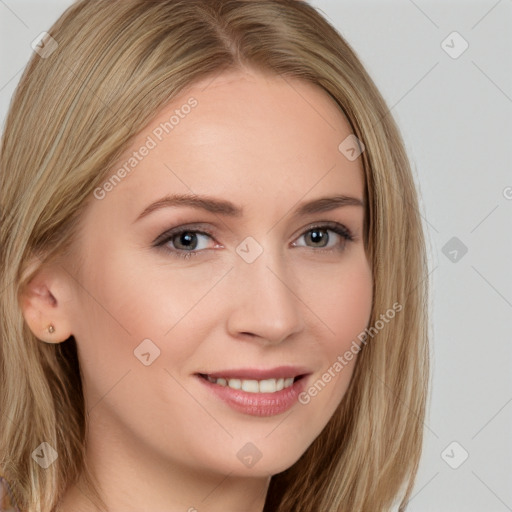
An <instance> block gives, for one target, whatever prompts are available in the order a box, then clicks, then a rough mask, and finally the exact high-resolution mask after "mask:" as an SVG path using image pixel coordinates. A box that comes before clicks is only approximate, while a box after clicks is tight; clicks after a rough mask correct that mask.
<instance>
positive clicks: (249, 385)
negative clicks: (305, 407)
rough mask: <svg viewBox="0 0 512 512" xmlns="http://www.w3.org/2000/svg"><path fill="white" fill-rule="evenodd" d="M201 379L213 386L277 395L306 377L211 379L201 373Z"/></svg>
mask: <svg viewBox="0 0 512 512" xmlns="http://www.w3.org/2000/svg"><path fill="white" fill-rule="evenodd" d="M198 375H199V377H201V378H203V379H205V380H207V381H208V382H210V383H212V384H217V385H219V386H222V387H229V388H231V389H236V390H241V391H245V392H246V393H277V392H278V391H282V390H283V389H286V388H290V387H291V386H293V384H294V382H297V381H298V380H300V379H302V378H303V377H305V375H298V376H296V377H288V378H283V377H281V378H271V379H263V380H255V379H234V378H225V377H218V378H216V377H211V376H210V375H207V374H204V373H199V374H198Z"/></svg>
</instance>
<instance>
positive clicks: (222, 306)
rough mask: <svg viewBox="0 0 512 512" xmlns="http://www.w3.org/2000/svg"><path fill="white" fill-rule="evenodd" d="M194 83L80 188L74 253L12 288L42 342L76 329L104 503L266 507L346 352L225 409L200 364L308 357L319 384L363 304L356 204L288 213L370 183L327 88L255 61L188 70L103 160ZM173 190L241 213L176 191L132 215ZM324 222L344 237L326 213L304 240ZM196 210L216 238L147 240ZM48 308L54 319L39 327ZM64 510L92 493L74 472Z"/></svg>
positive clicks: (324, 408) (307, 435) (207, 368)
mask: <svg viewBox="0 0 512 512" xmlns="http://www.w3.org/2000/svg"><path fill="white" fill-rule="evenodd" d="M192 96H193V97H194V98H195V99H196V100H197V101H198V104H197V106H196V107H195V108H193V109H191V112H190V113H189V114H188V115H187V116H185V117H183V118H182V119H180V122H179V124H178V125H176V126H175V127H174V129H173V130H172V132H170V133H169V134H165V135H164V137H163V139H162V141H160V142H158V144H157V147H156V148H154V149H152V150H151V151H150V152H149V154H148V155H147V156H146V157H145V158H143V159H142V161H140V162H139V163H138V165H137V167H136V168H135V169H134V170H133V171H132V172H131V173H129V174H128V175H127V176H126V177H125V178H124V179H123V180H121V182H120V183H118V184H117V185H116V186H115V187H114V189H113V190H111V191H110V192H108V194H106V195H105V197H104V198H103V199H101V200H98V199H92V200H91V201H90V203H89V204H88V206H87V208H86V210H85V212H84V214H83V216H82V218H81V224H80V231H79V234H80V236H79V237H78V238H77V240H76V242H75V245H74V246H73V252H74V254H75V255H78V256H79V257H80V258H81V261H82V265H81V267H80V268H79V269H77V268H75V267H74V265H73V262H74V261H76V260H73V259H72V257H71V256H69V257H68V258H67V259H65V258H63V259H62V260H61V261H60V262H59V263H58V264H57V263H56V264H54V265H51V266H47V267H45V268H44V269H42V270H41V272H40V273H39V274H38V275H37V276H36V278H35V279H34V280H33V281H32V282H31V285H30V287H29V289H28V290H27V293H26V295H25V300H24V304H23V312H24V316H25V319H26V320H27V322H28V323H29V326H30V327H31V329H32V330H33V332H34V333H35V334H36V335H37V336H38V337H39V338H40V339H41V340H42V341H43V342H60V341H64V340H66V339H67V338H68V336H70V335H73V336H74V337H75V339H76V341H77V344H78V350H79V358H80V364H81V368H82V372H83V386H84V393H85V397H86V408H87V411H88V425H89V427H88V428H89V431H88V438H87V442H88V451H87V457H88V461H89V464H90V465H91V467H92V468H93V470H94V473H95V475H96V476H97V478H98V481H99V482H100V485H101V491H102V492H103V493H104V497H105V500H106V503H107V505H108V506H109V508H110V510H111V511H115V512H117V511H123V512H126V511H131V510H133V511H135V510H136V511H148V510H166V511H169V512H171V511H176V512H178V511H190V512H192V511H195V510H197V511H198V512H202V511H205V510H208V512H217V511H223V512H230V511H231V512H239V511H240V510H244V511H247V512H257V511H259V512H261V510H262V509H263V504H264V499H265V494H266V491H267V488H268V484H269V480H270V475H273V474H276V473H279V472H281V471H283V470H285V469H286V468H288V467H290V466H291V465H293V464H294V463H295V462H296V461H297V460H298V458H299V457H300V456H301V455H302V454H303V453H304V451H305V450H306V449H307V447H308V446H309V445H310V444H311V443H312V442H313V440H314V439H315V438H316V437H317V436H318V435H319V434H320V433H321V431H322V429H323V428H324V427H325V425H326V424H327V422H328V421H329V419H330V418H331V416H332V415H333V413H334V411H335V410H336V407H337V406H338V405H339V403H340V401H341V400H342V398H343V396H344V394H345V392H346V389H347V387H348V384H349V382H350V379H351V377H352V374H353V368H354V364H355V361H356V356H354V358H353V360H352V361H351V362H350V363H349V364H348V365H347V366H345V367H344V368H343V370H342V371H340V372H339V373H337V374H336V377H335V378H334V379H332V380H331V382H329V383H328V384H327V385H326V386H325V388H324V389H323V390H322V391H321V392H320V393H318V395H317V396H315V397H314V398H312V399H311V400H310V402H309V403H308V404H307V405H302V404H300V403H296V404H295V405H294V406H293V407H292V409H290V410H289V411H287V412H285V413H283V414H278V415H275V416H270V417H255V416H251V415H247V414H243V413H240V412H237V411H234V410H233V409H231V408H230V407H229V406H228V405H226V404H225V403H224V402H222V401H220V400H219V399H218V398H216V397H215V396H213V395H212V394H211V392H210V391H209V390H208V389H207V388H206V387H205V386H204V385H203V384H202V383H201V382H200V381H199V380H198V378H197V377H196V376H195V375H194V374H195V373H196V372H200V371H202V372H210V373H211V372H214V371H216V370H222V369H227V368H240V367H253V368H269V367H276V366H280V365H301V366H306V367H307V368H308V369H309V370H310V372H311V375H310V376H309V377H308V382H309V383H311V384H312V383H314V382H316V381H317V380H318V379H320V378H321V376H322V374H323V373H324V372H325V371H326V370H327V369H328V368H329V367H332V365H333V363H334V362H335V361H336V359H337V357H338V356H339V355H342V354H344V353H345V352H346V351H347V350H348V349H349V348H350V346H351V343H352V341H353V340H355V339H356V337H357V335H358V334H359V333H360V332H361V331H363V330H364V329H365V327H366V326H367V324H368V321H369V317H370V313H371V301H372V273H371V268H370V265H369V263H368V260H367V258H366V255H365V252H364V247H363V220H364V208H362V207H361V206H356V205H349V206H343V207H340V208H337V209H333V210H330V211H325V212H320V213H314V214H310V215H305V216H300V217H297V216H294V214H293V212H294V210H295V209H296V208H297V206H298V204H299V203H301V202H306V201H310V200H313V199H316V198H320V197H326V196H333V195H336V194H343V195H347V196H352V197H355V198H359V199H361V200H363V197H364V179H363V169H362V163H361V158H357V159H356V160H354V161H350V160H348V159H347V158H346V157H345V156H344V155H343V154H342V153H341V152H340V151H339V150H338V145H339V144H340V142H341V141H343V140H344V139H345V138H346V137H347V136H348V135H349V134H351V133H352V130H351V128H350V126H349V124H348V123H347V121H346V119H345V117H344V116H343V114H342V112H341V111H340V110H339V109H338V107H337V105H336V104H335V103H334V101H333V100H332V99H331V98H330V97H329V95H328V94H327V93H326V92H325V91H323V90H322V89H320V88H317V87H315V86H313V85H311V84H309V83H307V82H303V81H300V80H297V79H290V78H287V79H286V80H284V79H283V78H281V77H278V76H273V75H263V74H261V73H260V72H255V71H249V70H244V71H237V72H229V73H224V74H222V75H220V76H217V77H216V78H215V80H213V81H212V80H211V78H210V79H208V80H205V81H204V82H200V83H197V84H195V85H194V86H193V87H191V88H190V89H188V90H187V91H186V92H183V93H182V94H180V96H179V97H177V98H175V99H173V101H172V102H171V103H170V104H169V105H167V106H166V107H165V108H164V109H162V110H161V112H159V114H158V115H157V116H156V117H155V119H154V120H153V121H152V122H151V123H150V124H149V125H148V127H147V128H146V129H144V130H143V131H142V132H141V133H140V134H139V135H138V136H137V138H136V139H135V140H134V141H133V144H131V146H130V147H129V148H128V149H127V151H126V153H125V154H124V155H123V156H122V157H121V158H120V159H119V162H118V164H116V165H115V166H114V167H113V168H112V169H113V172H115V170H116V169H118V168H119V166H120V165H122V164H123V163H124V162H125V161H126V159H127V158H128V157H129V156H130V155H131V154H132V152H133V151H135V150H137V149H139V148H140V147H141V146H142V145H143V144H144V142H145V141H146V139H147V137H148V135H151V133H152V130H154V129H155V127H157V126H158V125H159V124H160V123H161V122H164V121H167V120H169V117H170V116H171V115H172V113H173V111H174V110H175V109H176V108H180V107H181V106H182V105H183V104H185V103H186V102H187V100H188V99H189V98H190V97H192ZM153 138H155V137H153ZM155 140H156V139H155ZM109 176H110V175H109ZM174 193H195V194H198V195H208V196H211V197H215V198H220V199H229V200H230V201H232V202H233V203H236V204H237V205H240V206H241V207H243V209H244V212H243V216H242V217H239V218H231V217H229V216H226V215H221V214H214V213H211V212H207V211H203V210H200V209H195V208H192V207H188V206H179V207H167V208H161V209H159V210H156V211H154V212H152V213H150V214H149V215H147V216H145V217H143V218H142V219H140V220H137V221H136V218H137V216H138V215H139V214H140V213H141V212H142V211H143V210H144V209H145V208H146V207H147V206H148V205H150V204H151V203H153V202H155V201H156V200H158V199H160V198H161V197H162V196H164V195H166V194H174ZM321 221H324V222H325V221H332V222H337V223H340V224H342V225H344V226H346V228H348V229H349V230H350V231H351V233H352V235H353V236H354V240H353V241H348V242H346V241H344V239H343V237H342V236H341V235H338V234H336V233H335V232H333V231H331V230H330V229H327V230H326V231H322V232H321V234H322V235H323V238H321V239H318V238H317V239H312V238H311V227H314V224H315V223H321ZM192 223H201V226H199V228H198V227H194V226H192V227H190V229H196V230H201V228H208V229H210V230H211V232H212V237H211V238H210V237H209V236H207V235H201V234H197V233H196V235H197V238H196V239H195V241H194V239H193V240H192V244H191V248H193V249H196V250H198V251H199V252H198V253H197V254H196V255H195V256H192V257H191V258H190V259H182V258H178V257H175V256H172V254H171V253H170V252H166V251H165V248H163V247H160V248H158V247H154V246H153V244H152V243H153V241H154V240H155V239H156V238H157V237H158V236H159V235H161V234H162V233H164V232H165V231H166V230H169V229H170V228H174V227H179V226H182V225H184V224H192ZM312 225H313V226H312ZM187 227H189V226H187ZM248 236H250V237H253V238H254V239H255V240H256V241H257V242H258V244H259V245H260V246H261V248H262V249H263V252H262V254H260V256H259V257H258V258H257V259H256V260H255V261H253V262H252V263H247V262H246V261H245V260H244V259H243V258H242V257H241V256H240V255H239V254H238V253H237V252H236V248H237V247H238V246H239V245H240V243H241V242H242V241H243V240H244V239H245V238H246V237H248ZM327 238H328V240H327ZM180 243H181V245H180ZM186 243H187V241H186V240H185V241H184V240H183V237H180V236H175V237H174V238H173V239H172V240H170V241H168V242H167V243H166V245H167V248H168V249H170V250H172V249H173V248H174V249H175V250H179V249H181V250H182V252H184V251H186V250H187V249H186ZM173 244H174V245H173ZM189 245H190V241H189ZM325 246H327V247H325ZM329 249H332V250H330V251H329ZM249 250H250V251H254V250H255V249H254V247H253V248H251V249H249ZM49 323H53V325H54V326H55V328H56V331H55V333H53V334H48V333H46V334H45V333H44V329H45V327H46V326H47V325H48V324H49ZM148 338H149V339H150V340H152V342H153V343H154V344H155V345H156V346H157V347H158V348H159V350H160V356H159V357H158V358H156V359H155V360H154V362H153V363H152V364H150V365H149V366H145V365H144V364H142V363H141V362H140V361H139V359H137V357H135V356H134V350H135V349H136V348H137V347H138V345H139V344H140V343H141V341H142V340H144V339H148ZM248 442H251V443H253V444H254V445H255V446H256V447H257V449H258V450H259V452H260V453H261V454H262V457H261V459H260V460H259V461H258V462H257V463H256V464H255V465H254V466H253V467H250V468H249V467H246V466H245V465H244V464H242V463H241V461H240V460H239V458H238V457H237V453H238V452H239V450H240V449H241V448H242V447H243V446H244V445H245V444H246V443H248ZM60 510H62V511H65V512H68V511H69V512H71V511H77V510H78V511H92V510H96V509H95V508H94V506H93V505H92V503H91V501H90V500H89V499H88V498H87V497H86V496H85V495H84V493H83V492H82V491H81V490H79V489H78V488H77V487H72V488H70V490H69V491H68V493H67V494H66V495H65V497H64V499H63V500H62V503H61V506H60Z"/></svg>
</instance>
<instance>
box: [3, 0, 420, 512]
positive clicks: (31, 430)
mask: <svg viewBox="0 0 512 512" xmlns="http://www.w3.org/2000/svg"><path fill="white" fill-rule="evenodd" d="M49 34H50V37H51V38H50V37H47V38H46V39H45V40H44V41H43V43H42V44H41V45H40V48H39V51H38V52H37V54H36V55H34V57H33V58H32V60H31V62H30V63H29V65H28V66H27V69H26V71H25V74H24V76H23V77H22V80H21V82H20V85H19V86H18V89H17V91H16V94H15V96H14V99H13V102H12V104H11V108H10V111H9V114H8V118H7V122H6V126H5V133H4V137H3V140H2V156H1V182H0V185H1V192H0V194H1V195H0V201H1V213H2V227H1V239H0V242H1V247H2V249H1V272H2V274H1V285H2V289H3V294H2V298H1V308H2V318H3V319H4V321H3V322H2V325H1V329H2V331H1V345H0V346H1V356H0V361H1V372H2V382H3V385H2V389H1V392H0V406H1V410H2V413H3V414H2V416H1V419H0V453H1V464H0V468H1V471H2V474H3V475H4V477H5V479H6V481H7V482H9V484H10V486H11V488H12V494H13V496H14V500H15V501H16V502H17V505H18V507H19V509H20V510H22V511H29V512H32V511H34V512H35V511H41V512H42V511H62V512H68V511H92V510H109V511H121V510H122V511H123V512H125V511H129V510H137V511H140V510H152V511H170V512H173V511H178V510H188V511H202V510H208V511H209V512H215V511H217V510H223V511H240V510H244V511H248V512H253V511H254V512H256V511H258V512H261V511H264V512H269V511H279V512H289V511H308V512H311V511H321V512H334V511H337V512H338V511H348V510H350V511H351V512H356V511H360V512H362V511H376V510H379V511H381V510H382V511H384V510H392V509H393V507H396V506H399V507H400V510H404V509H405V506H406V504H407V500H408V498H409V496H410V493H411V490H412V487H413V484H414V478H415V474H416V471H417V467H418V463H419V458H420V454H421V445H422V429H423V419H424V416H425V407H426V398H427V384H428V342H427V327H426V325H427V323H426V318H427V311H426V309H427V307H426V304H427V286H426V280H425V277H426V275H427V270H426V256H425V248H424V240H423V233H422V226H421V219H420V215H419V211H418V203H417V196H416V191H415V187H414V182H413V179H412V176H411V171H410V168H409V164H408V161H407V157H406V154H405V151H404V147H403V143H402V140H401V137H400V134H399V131H398V128H397V127H396V125H395V123H394V121H393V119H392V117H391V115H390V113H389V111H388V109H387V107H386V105H385V102H384V101H383V99H382V97H381V95H380V94H379V92H378V91H377V89H376V87H375V85H374V83H373V82H372V80H371V78H370V77H369V76H368V74H367V73H366V71H365V70H364V68H363V66H362V64H361V63H360V62H359V60H358V59H357V56H356V55H355V53H354V52H353V51H352V49H351V48H350V47H349V45H348V44H347V43H346V41H344V39H343V38H342V37H341V36H340V35H339V34H338V33H337V32H336V31H335V29H334V28H333V27H332V26H331V25H330V24H329V23H328V22H327V21H326V20H325V19H324V18H323V17H322V16H321V15H320V14H319V13H318V12H317V11H316V10H315V9H314V8H312V7H311V6H309V5H308V4H307V3H305V2H298V1H295V0H278V1H276V0H271V1H270V0H269V1H261V2H252V1H247V0H232V1H231V0H230V1H221V0H216V1H211V0H187V1H177V0H162V1H159V2H146V1H143V0H128V1H126V0H124V1H106V0H100V1H95V2H91V1H89V0H82V1H78V2H76V3H75V4H73V5H72V6H71V7H70V8H69V9H68V10H67V11H66V12H65V13H64V14H63V15H62V16H61V18H60V19H59V20H58V21H57V22H56V23H55V25H54V26H53V27H52V28H51V29H50V30H49Z"/></svg>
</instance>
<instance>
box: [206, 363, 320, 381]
mask: <svg viewBox="0 0 512 512" xmlns="http://www.w3.org/2000/svg"><path fill="white" fill-rule="evenodd" d="M309 373H311V371H310V370H308V369H307V368H305V367H300V366H276V367H275V368H268V369H259V368H239V369H232V370H221V371H215V372H202V373H198V375H205V376H209V377H211V378H213V379H218V378H224V379H240V380H265V379H281V378H282V379H289V378H293V379H295V378H296V377H299V376H302V375H307V374H309Z"/></svg>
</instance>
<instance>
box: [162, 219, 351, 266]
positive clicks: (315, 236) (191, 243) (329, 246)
mask: <svg viewBox="0 0 512 512" xmlns="http://www.w3.org/2000/svg"><path fill="white" fill-rule="evenodd" d="M329 233H334V235H335V236H332V235H330V234H329ZM302 237H304V238H305V240H306V242H307V245H305V247H308V248H310V249H318V250H319V251H320V252H327V253H330V252H333V251H343V250H344V249H345V246H346V244H347V243H349V242H351V241H353V240H354V237H353V235H352V233H351V232H350V230H349V229H348V228H347V227H345V226H344V225H343V224H339V223H337V222H324V223H322V224H318V225H314V226H311V227H309V228H308V229H307V231H305V232H304V233H303V234H302V235H301V236H300V237H299V239H300V238H302ZM208 239H210V240H214V238H213V235H212V234H211V233H209V232H208V231H206V230H204V231H202V230H198V229H194V227H188V228H187V227H183V226H180V227H178V228H173V229H171V230H168V231H166V232H165V233H162V234H161V235H160V236H159V237H158V238H157V239H156V240H155V241H154V242H153V245H154V246H155V247H159V248H162V249H165V250H166V251H167V252H168V253H169V254H171V255H172V256H175V257H178V258H185V259H188V258H191V257H192V256H197V255H198V254H200V253H201V252H203V251H205V250H207V249H209V248H212V247H208ZM309 242H311V244H312V245H309ZM331 242H332V243H331ZM292 246H293V247H304V245H302V244H297V242H294V243H293V244H292ZM217 247H219V246H218V245H217ZM220 247H222V246H220Z"/></svg>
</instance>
